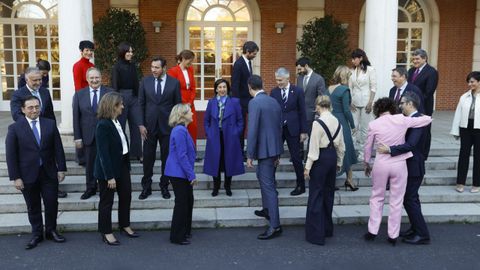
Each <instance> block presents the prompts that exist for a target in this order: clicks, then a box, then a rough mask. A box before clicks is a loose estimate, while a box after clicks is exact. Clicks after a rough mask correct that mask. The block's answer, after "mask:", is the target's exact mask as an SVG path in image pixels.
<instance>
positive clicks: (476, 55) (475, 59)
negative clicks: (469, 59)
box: [472, 0, 480, 70]
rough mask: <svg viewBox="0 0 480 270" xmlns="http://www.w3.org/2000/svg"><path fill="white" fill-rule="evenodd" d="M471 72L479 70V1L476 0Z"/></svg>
mask: <svg viewBox="0 0 480 270" xmlns="http://www.w3.org/2000/svg"><path fill="white" fill-rule="evenodd" d="M472 70H480V0H477V12H476V13H475V37H474V44H473V63H472Z"/></svg>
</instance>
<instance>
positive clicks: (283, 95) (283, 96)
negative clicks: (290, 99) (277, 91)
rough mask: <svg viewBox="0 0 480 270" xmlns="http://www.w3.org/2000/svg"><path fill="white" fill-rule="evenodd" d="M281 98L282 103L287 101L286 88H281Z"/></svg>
mask: <svg viewBox="0 0 480 270" xmlns="http://www.w3.org/2000/svg"><path fill="white" fill-rule="evenodd" d="M282 100H283V104H285V103H287V89H286V88H282Z"/></svg>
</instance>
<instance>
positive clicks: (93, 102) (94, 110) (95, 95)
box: [92, 89, 98, 113]
mask: <svg viewBox="0 0 480 270" xmlns="http://www.w3.org/2000/svg"><path fill="white" fill-rule="evenodd" d="M97 91H98V90H95V89H94V90H93V100H92V110H93V112H94V113H97Z"/></svg>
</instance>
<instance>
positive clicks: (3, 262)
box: [0, 224, 480, 270]
mask: <svg viewBox="0 0 480 270" xmlns="http://www.w3.org/2000/svg"><path fill="white" fill-rule="evenodd" d="M385 227H386V226H385V225H382V228H381V232H380V234H379V237H378V238H377V239H376V240H375V242H373V243H367V242H364V240H363V239H362V238H361V236H362V235H363V233H364V232H365V230H366V225H341V226H336V227H335V236H334V237H333V238H332V239H329V240H327V243H326V245H325V246H316V245H312V244H309V243H307V242H305V241H304V228H303V227H284V234H283V235H282V236H281V237H279V238H277V239H273V240H269V241H260V240H257V239H256V235H257V234H258V233H259V232H261V230H262V229H261V228H235V229H220V228H219V229H203V230H194V231H193V239H192V244H191V245H190V246H178V245H173V244H170V243H169V242H168V235H169V232H168V231H143V232H140V233H141V238H138V239H127V238H125V237H124V236H121V235H119V234H118V235H117V237H118V239H119V240H120V241H121V243H122V245H121V246H118V247H110V246H107V245H105V244H104V243H103V242H101V239H100V235H99V234H98V233H94V232H85V233H68V234H65V236H66V237H67V239H68V241H67V242H66V243H63V244H56V243H53V242H50V241H48V242H43V243H41V244H40V246H38V247H37V248H35V249H33V250H29V251H26V250H24V244H25V243H26V241H28V240H29V239H30V236H29V235H17V236H16V235H9V236H0V269H2V270H9V269H55V270H57V269H58V270H61V269H69V270H74V269H104V270H110V269H115V270H129V269H175V270H177V269H178V270H180V269H275V270H282V269H296V270H300V269H316V270H320V269H328V270H332V269H351V270H354V269H355V270H356V269H369V270H370V269H410V270H413V269H435V270H442V269H455V270H463V269H465V270H474V269H480V260H479V259H478V258H479V257H478V248H479V246H480V225H478V224H475V225H472V224H431V225H430V231H431V234H432V244H431V245H428V246H411V245H407V244H403V243H398V244H397V246H396V247H392V246H390V245H389V244H388V243H387V242H386V228H385Z"/></svg>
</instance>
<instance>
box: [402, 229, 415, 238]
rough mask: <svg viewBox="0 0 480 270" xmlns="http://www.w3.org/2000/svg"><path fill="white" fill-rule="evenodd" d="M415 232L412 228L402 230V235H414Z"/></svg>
mask: <svg viewBox="0 0 480 270" xmlns="http://www.w3.org/2000/svg"><path fill="white" fill-rule="evenodd" d="M414 234H415V231H414V230H413V229H412V228H409V229H408V230H406V231H403V232H400V237H412V236H413V235H414Z"/></svg>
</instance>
